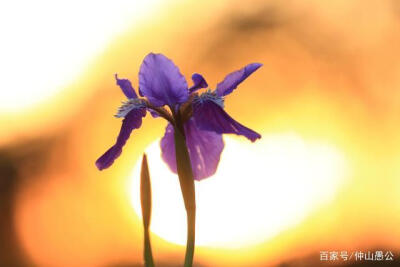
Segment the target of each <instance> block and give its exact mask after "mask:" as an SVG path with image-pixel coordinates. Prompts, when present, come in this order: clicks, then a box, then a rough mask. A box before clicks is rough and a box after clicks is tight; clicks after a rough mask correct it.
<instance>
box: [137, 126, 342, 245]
mask: <svg viewBox="0 0 400 267" xmlns="http://www.w3.org/2000/svg"><path fill="white" fill-rule="evenodd" d="M224 141H225V149H224V151H223V154H222V156H221V161H220V165H219V167H218V171H217V173H216V174H215V175H214V176H212V177H210V178H208V179H205V180H203V181H201V182H196V198H197V216H196V217H197V225H196V233H197V234H196V235H197V236H196V244H197V245H199V246H211V247H225V248H226V247H232V248H234V247H243V246H247V245H253V244H257V243H259V242H263V241H265V240H267V239H269V238H271V237H273V236H274V235H277V234H278V233H279V232H281V231H283V230H285V229H287V228H289V227H292V226H294V225H296V224H298V223H300V222H301V221H302V220H303V219H304V218H305V217H306V216H307V215H308V214H309V213H310V212H311V211H312V210H313V209H316V208H318V207H319V206H320V205H323V204H324V203H327V202H329V201H331V200H332V198H333V197H334V196H335V193H336V192H337V189H338V188H339V187H340V186H341V185H342V184H343V180H344V179H343V178H344V177H345V176H346V175H347V172H348V171H347V169H348V168H347V165H346V160H345V157H344V156H343V154H341V153H340V152H339V151H338V150H337V149H336V148H335V147H333V146H329V145H327V144H321V143H308V142H305V141H304V140H303V139H302V138H301V137H299V136H297V135H295V134H279V135H270V136H263V138H262V139H261V140H260V141H257V142H256V143H254V144H251V143H250V142H246V140H241V139H238V138H231V137H224ZM146 153H147V155H148V162H149V167H150V174H151V179H152V181H151V182H152V191H153V193H152V194H153V214H152V222H151V231H152V232H153V233H155V234H156V235H158V236H160V237H161V238H163V239H165V240H167V241H169V242H172V243H175V244H182V245H183V244H185V242H186V214H185V210H184V206H183V200H182V196H181V191H180V188H179V182H178V178H177V176H176V175H175V174H173V173H172V172H171V171H170V170H169V169H168V167H167V165H166V164H165V163H164V162H163V161H162V159H161V157H160V154H161V151H160V147H159V142H158V141H157V142H154V143H152V144H151V145H150V146H149V147H148V148H147V150H146ZM139 173H140V162H138V163H137V164H136V167H135V168H134V170H133V173H132V185H131V188H130V196H131V201H132V205H133V208H134V210H135V212H136V213H137V214H138V215H139V216H141V209H140V197H139V188H140V187H139Z"/></svg>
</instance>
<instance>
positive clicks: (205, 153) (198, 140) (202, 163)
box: [161, 119, 224, 180]
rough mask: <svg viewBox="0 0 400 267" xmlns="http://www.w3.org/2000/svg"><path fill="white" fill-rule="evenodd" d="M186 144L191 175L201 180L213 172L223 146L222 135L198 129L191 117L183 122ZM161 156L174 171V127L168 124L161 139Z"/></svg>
mask: <svg viewBox="0 0 400 267" xmlns="http://www.w3.org/2000/svg"><path fill="white" fill-rule="evenodd" d="M185 136H186V144H187V147H188V151H189V156H190V162H191V164H192V170H193V176H194V179H196V180H202V179H204V178H207V177H210V176H211V175H213V174H214V173H215V171H216V170H217V167H218V163H219V160H220V156H221V152H222V150H223V148H224V142H223V140H222V135H220V134H216V133H214V132H210V131H203V130H200V129H198V127H197V126H196V124H195V122H194V120H193V119H191V120H189V121H188V122H187V123H186V124H185ZM161 150H162V158H163V160H164V161H165V162H166V163H167V164H168V166H169V167H170V169H171V170H172V171H173V172H175V173H176V159H175V143H174V128H173V126H172V125H171V124H169V125H168V126H167V128H166V131H165V135H164V137H163V138H162V140H161Z"/></svg>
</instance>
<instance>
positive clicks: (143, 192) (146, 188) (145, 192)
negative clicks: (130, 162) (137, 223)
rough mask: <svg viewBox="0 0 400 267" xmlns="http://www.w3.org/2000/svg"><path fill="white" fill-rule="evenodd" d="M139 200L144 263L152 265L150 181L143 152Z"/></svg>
mask: <svg viewBox="0 0 400 267" xmlns="http://www.w3.org/2000/svg"><path fill="white" fill-rule="evenodd" d="M140 201H141V204H142V217H143V230H144V253H143V257H144V264H145V266H146V267H154V261H153V254H152V252H151V244H150V232H149V228H150V220H151V182H150V172H149V166H148V164H147V156H146V154H143V160H142V169H141V173H140Z"/></svg>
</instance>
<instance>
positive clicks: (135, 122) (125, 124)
mask: <svg viewBox="0 0 400 267" xmlns="http://www.w3.org/2000/svg"><path fill="white" fill-rule="evenodd" d="M145 115H146V109H145V108H140V109H133V110H131V111H130V112H129V113H128V114H127V115H126V116H125V118H124V120H123V121H122V126H121V130H120V132H119V135H118V138H117V141H116V143H115V144H114V145H113V146H112V147H111V148H110V149H108V150H107V151H106V152H105V153H104V154H103V155H102V156H101V157H100V158H99V159H98V160H97V161H96V166H97V168H98V169H99V170H103V169H106V168H108V167H110V166H111V165H112V164H113V162H114V160H115V159H116V158H118V157H119V155H121V152H122V148H123V146H124V145H125V143H126V141H127V140H128V138H129V136H130V135H131V132H132V130H133V129H137V128H139V127H140V126H141V125H142V118H143V117H144V116H145Z"/></svg>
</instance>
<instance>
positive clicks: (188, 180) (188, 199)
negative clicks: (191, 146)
mask: <svg viewBox="0 0 400 267" xmlns="http://www.w3.org/2000/svg"><path fill="white" fill-rule="evenodd" d="M176 121H177V126H178V127H177V126H175V129H174V137H175V153H176V163H177V170H178V176H179V183H180V186H181V191H182V196H183V200H184V203H185V209H186V215H187V225H188V226H187V243H186V254H185V262H184V267H192V265H193V256H194V249H195V228H196V197H195V187H194V179H193V172H192V166H191V163H190V158H189V152H188V149H187V146H186V140H185V136H184V130H183V127H182V124H180V123H179V122H180V120H179V117H178V120H176Z"/></svg>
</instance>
